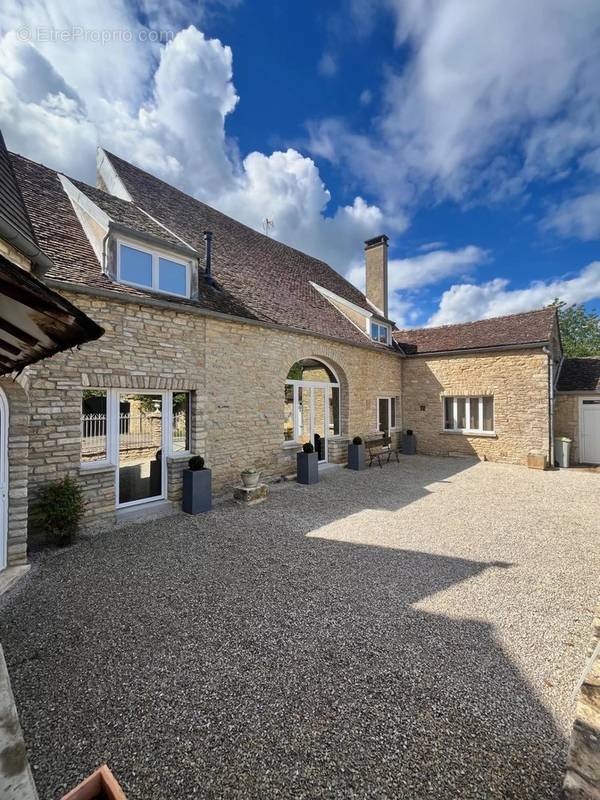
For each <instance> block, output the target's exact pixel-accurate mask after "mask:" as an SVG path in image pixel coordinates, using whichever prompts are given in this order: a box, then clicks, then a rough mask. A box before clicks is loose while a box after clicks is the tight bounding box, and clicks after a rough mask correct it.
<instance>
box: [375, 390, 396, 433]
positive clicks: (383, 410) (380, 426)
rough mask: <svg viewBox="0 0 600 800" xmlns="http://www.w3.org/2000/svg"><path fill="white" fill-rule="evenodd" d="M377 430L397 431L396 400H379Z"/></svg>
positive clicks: (380, 398)
mask: <svg viewBox="0 0 600 800" xmlns="http://www.w3.org/2000/svg"><path fill="white" fill-rule="evenodd" d="M377 430H378V431H385V432H386V433H389V432H390V431H393V430H396V398H395V397H378V398H377Z"/></svg>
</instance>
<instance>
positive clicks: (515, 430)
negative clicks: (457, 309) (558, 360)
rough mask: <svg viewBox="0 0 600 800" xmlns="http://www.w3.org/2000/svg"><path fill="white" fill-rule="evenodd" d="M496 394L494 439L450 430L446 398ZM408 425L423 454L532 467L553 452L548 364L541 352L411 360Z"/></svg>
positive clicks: (405, 400)
mask: <svg viewBox="0 0 600 800" xmlns="http://www.w3.org/2000/svg"><path fill="white" fill-rule="evenodd" d="M488 394H491V395H493V396H494V418H495V422H494V427H495V431H494V435H493V436H485V435H477V434H474V435H471V434H462V433H450V432H447V431H444V429H443V428H444V423H443V409H442V398H443V397H444V396H445V395H446V396H449V395H450V396H451V395H459V396H460V395H463V396H467V395H473V396H476V395H488ZM402 406H403V416H402V425H403V427H404V428H405V429H406V428H412V430H413V431H414V433H415V435H416V437H417V447H418V451H419V452H420V453H428V454H435V455H454V454H456V455H464V456H475V457H478V458H485V459H488V460H490V461H506V462H513V463H526V461H527V453H528V452H529V451H530V450H542V451H543V452H544V453H547V452H548V442H549V433H548V423H549V419H548V360H547V357H546V356H545V355H544V354H543V353H542V352H541V350H537V351H535V350H515V351H511V352H509V351H505V352H498V353H494V354H489V355H488V354H471V355H464V356H459V355H457V356H436V357H431V358H428V357H423V358H408V359H406V361H405V362H404V365H403V385H402Z"/></svg>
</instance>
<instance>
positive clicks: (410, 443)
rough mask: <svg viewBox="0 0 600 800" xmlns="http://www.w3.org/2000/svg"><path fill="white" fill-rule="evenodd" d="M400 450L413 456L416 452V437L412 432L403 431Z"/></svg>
mask: <svg viewBox="0 0 600 800" xmlns="http://www.w3.org/2000/svg"><path fill="white" fill-rule="evenodd" d="M401 450H402V452H403V453H404V454H405V455H407V456H414V454H415V453H416V452H417V437H416V436H415V435H414V433H404V434H403V435H402V448H401Z"/></svg>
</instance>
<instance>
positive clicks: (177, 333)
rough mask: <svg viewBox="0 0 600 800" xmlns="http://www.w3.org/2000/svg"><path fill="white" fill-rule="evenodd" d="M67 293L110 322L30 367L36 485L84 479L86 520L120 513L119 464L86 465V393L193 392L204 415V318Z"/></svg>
mask: <svg viewBox="0 0 600 800" xmlns="http://www.w3.org/2000/svg"><path fill="white" fill-rule="evenodd" d="M65 296H66V297H67V298H68V299H69V300H71V301H72V302H74V303H75V304H76V305H77V306H78V307H79V308H80V309H81V310H82V311H83V312H84V313H86V314H88V315H89V316H90V317H92V319H94V320H95V321H96V322H98V323H99V324H100V325H102V327H103V328H104V329H105V331H106V333H105V335H104V336H103V337H102V338H101V339H99V340H97V341H94V342H88V343H86V344H84V345H82V346H81V347H80V348H77V349H74V350H71V351H69V352H66V353H59V354H58V355H55V356H53V357H52V358H50V359H46V360H45V361H42V362H39V363H38V364H34V365H32V366H31V367H28V368H27V370H26V375H25V381H26V383H27V386H28V392H29V399H30V404H31V423H30V452H29V490H30V494H31V496H32V498H33V499H35V496H36V492H37V490H38V488H39V487H40V486H41V485H42V484H44V483H46V482H48V481H50V480H56V479H57V478H60V477H62V476H64V475H71V476H73V477H76V478H78V479H79V481H80V482H81V484H82V486H83V492H84V498H85V501H86V511H85V517H84V524H86V525H87V526H90V527H95V526H97V525H99V524H100V525H106V524H110V523H111V522H113V521H114V519H115V468H114V466H113V467H111V466H109V467H106V466H99V467H95V466H92V467H90V466H89V465H87V466H86V467H85V468H81V465H80V460H81V397H82V390H83V389H84V388H87V387H100V388H107V389H110V388H120V389H130V390H131V389H132V390H149V389H170V390H176V391H191V392H192V418H193V420H202V418H203V415H204V388H203V387H204V380H205V361H204V339H205V320H204V318H202V317H199V316H195V315H190V314H184V313H178V312H175V311H162V310H159V309H155V308H152V307H150V306H142V305H139V304H135V303H116V302H109V301H106V300H104V299H98V298H94V297H91V296H88V295H83V294H77V295H73V294H69V293H65ZM191 433H192V449H193V450H194V451H195V452H203V450H204V448H205V442H204V434H203V425H202V424H201V425H194V424H193V425H192V432H191Z"/></svg>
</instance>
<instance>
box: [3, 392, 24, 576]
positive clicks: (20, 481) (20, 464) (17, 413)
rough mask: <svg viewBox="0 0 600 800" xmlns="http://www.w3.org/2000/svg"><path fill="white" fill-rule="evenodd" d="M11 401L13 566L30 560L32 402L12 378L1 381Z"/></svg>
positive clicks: (10, 528) (10, 562)
mask: <svg viewBox="0 0 600 800" xmlns="http://www.w3.org/2000/svg"><path fill="white" fill-rule="evenodd" d="M0 388H1V389H2V391H3V392H4V394H5V395H6V399H7V401H8V498H7V499H8V529H7V559H6V563H7V566H9V567H16V566H19V565H21V564H26V563H27V503H28V501H27V463H28V448H29V426H28V423H29V403H28V400H27V395H26V394H25V391H24V389H23V387H22V386H20V385H19V384H18V383H17V382H16V381H14V380H12V379H10V378H2V379H1V380H0Z"/></svg>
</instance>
